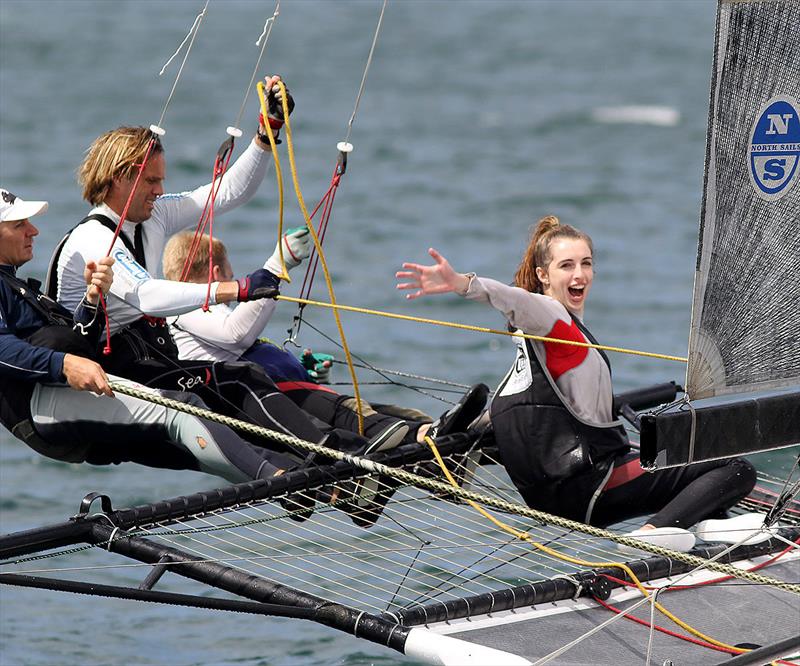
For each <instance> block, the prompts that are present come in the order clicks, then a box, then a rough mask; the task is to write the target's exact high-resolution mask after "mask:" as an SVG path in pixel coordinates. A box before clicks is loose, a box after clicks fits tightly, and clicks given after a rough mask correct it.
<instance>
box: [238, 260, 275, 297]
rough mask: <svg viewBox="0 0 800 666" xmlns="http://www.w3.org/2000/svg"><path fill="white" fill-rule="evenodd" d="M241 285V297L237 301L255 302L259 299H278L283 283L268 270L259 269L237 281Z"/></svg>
mask: <svg viewBox="0 0 800 666" xmlns="http://www.w3.org/2000/svg"><path fill="white" fill-rule="evenodd" d="M236 282H238V283H239V296H238V297H237V299H236V300H238V301H239V302H240V303H241V302H243V301H255V300H257V299H259V298H277V296H278V294H280V289H279V288H278V287H279V286H280V283H281V281H280V280H279V279H278V278H277V277H276V276H275V275H273V274H272V273H270V272H269V271H268V270H267V269H266V268H259V269H258V270H257V271H253V272H252V273H250V275H248V276H247V277H243V278H241V279H239V280H236Z"/></svg>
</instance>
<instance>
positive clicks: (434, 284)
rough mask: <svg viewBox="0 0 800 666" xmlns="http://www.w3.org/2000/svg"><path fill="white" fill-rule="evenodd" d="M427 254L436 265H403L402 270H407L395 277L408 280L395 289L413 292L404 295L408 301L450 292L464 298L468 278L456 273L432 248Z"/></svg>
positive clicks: (407, 263) (399, 272)
mask: <svg viewBox="0 0 800 666" xmlns="http://www.w3.org/2000/svg"><path fill="white" fill-rule="evenodd" d="M428 254H429V255H431V257H432V258H433V260H434V261H435V262H436V263H435V264H433V265H432V266H423V265H422V264H412V263H410V262H406V263H404V264H403V268H405V269H407V270H404V271H397V273H395V277H396V278H398V279H399V280H408V282H400V283H398V285H397V288H398V289H405V290H415V291H412V293H410V294H406V298H408V299H414V298H419V297H420V296H427V295H429V294H448V293H450V292H454V293H456V294H459V295H461V296H464V295H465V294H466V293H467V289H468V288H469V281H470V276H469V275H465V274H463V273H456V271H454V270H453V267H452V266H451V265H450V263H449V262H448V261H447V259H445V258H444V257H443V256H442V255H441V254H439V253H438V252H437V251H436V250H434V249H433V248H429V249H428Z"/></svg>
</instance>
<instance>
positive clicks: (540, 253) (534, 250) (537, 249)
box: [514, 215, 594, 294]
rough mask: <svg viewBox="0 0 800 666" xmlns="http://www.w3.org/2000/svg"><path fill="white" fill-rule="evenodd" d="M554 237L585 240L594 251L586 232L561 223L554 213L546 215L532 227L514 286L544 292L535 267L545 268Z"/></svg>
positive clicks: (534, 291)
mask: <svg viewBox="0 0 800 666" xmlns="http://www.w3.org/2000/svg"><path fill="white" fill-rule="evenodd" d="M556 238H575V239H580V240H583V241H586V244H587V245H588V246H589V251H590V252H594V250H593V249H592V239H591V238H589V236H588V235H587V234H585V233H583V232H582V231H580V230H578V229H576V228H575V227H573V226H570V225H569V224H561V222H559V221H558V218H557V217H556V216H555V215H547V216H545V217H543V218H542V219H541V220H539V221H538V222H537V223H536V226H535V227H534V228H533V231H532V233H531V239H530V242H529V243H528V247H527V248H526V250H525V255H524V256H523V257H522V261H521V262H520V265H519V267H518V268H517V272H516V273H515V274H514V285H515V286H517V287H521V288H522V289H525V290H527V291H530V292H532V293H535V294H541V293H543V292H544V289H543V287H542V283H541V282H540V281H539V277H538V276H537V275H536V268H537V267H539V266H541V267H542V268H543V269H545V270H547V266H548V265H549V264H550V260H551V256H550V243H552V242H553V241H554V240H555V239H556Z"/></svg>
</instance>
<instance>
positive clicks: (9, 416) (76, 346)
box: [0, 271, 95, 462]
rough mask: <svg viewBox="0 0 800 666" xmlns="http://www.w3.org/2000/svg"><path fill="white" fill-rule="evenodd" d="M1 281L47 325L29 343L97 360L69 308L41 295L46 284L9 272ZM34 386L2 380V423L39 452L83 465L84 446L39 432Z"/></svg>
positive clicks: (0, 388) (91, 345)
mask: <svg viewBox="0 0 800 666" xmlns="http://www.w3.org/2000/svg"><path fill="white" fill-rule="evenodd" d="M0 280H2V281H3V282H5V283H6V284H7V285H8V286H9V287H10V288H11V290H12V291H13V292H14V293H15V294H17V295H18V296H19V297H20V298H22V299H23V300H24V301H25V302H26V303H28V305H30V306H31V307H32V308H33V309H34V311H35V312H36V313H37V314H38V315H39V316H40V317H41V319H42V321H43V322H44V324H43V325H42V326H41V328H38V329H37V330H36V331H35V332H34V333H32V334H31V335H29V336H28V337H26V338H24V340H25V341H26V342H28V343H30V344H32V345H34V346H36V347H46V348H48V349H54V350H56V351H59V352H64V353H67V354H75V355H77V356H84V357H86V358H90V359H94V357H95V355H94V351H95V350H94V346H93V344H92V343H91V342H90V340H89V338H88V336H87V334H86V333H85V332H79V331H77V330H75V329H74V328H73V323H74V322H73V319H72V315H71V314H70V312H69V311H68V310H67V309H66V308H65V307H63V306H62V305H60V304H59V303H57V302H56V301H54V300H53V299H52V298H50V297H49V296H47V295H46V294H43V293H41V291H40V290H39V289H40V287H41V284H42V283H41V282H39V280H35V279H33V278H28V279H27V280H21V279H20V278H18V277H17V276H16V275H12V274H11V273H6V272H5V271H0ZM34 386H35V383H34V382H19V381H16V380H11V379H1V378H0V422H2V423H3V424H4V425H5V426H6V427H7V428H8V429H9V430H10V431H11V433H12V434H13V435H14V436H15V437H17V438H18V439H21V440H22V441H23V442H25V443H26V444H27V445H28V446H29V447H31V448H32V449H33V450H34V451H36V452H37V453H40V454H42V455H44V456H47V457H49V458H55V459H56V460H63V461H66V462H81V461H82V460H83V455H84V450H83V447H81V446H75V445H74V444H73V443H70V442H57V443H53V442H48V441H45V440H43V439H42V438H41V437H40V436H39V434H38V433H37V432H36V429H35V428H34V426H33V421H32V417H31V411H30V399H31V395H32V393H33V389H34Z"/></svg>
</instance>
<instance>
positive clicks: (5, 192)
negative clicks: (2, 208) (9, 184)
mask: <svg viewBox="0 0 800 666" xmlns="http://www.w3.org/2000/svg"><path fill="white" fill-rule="evenodd" d="M16 200H17V197H16V195H14V194H11V192H9V191H8V190H3V201H5V202H6V203H10V204H11V205H13V204H14V202H15V201H16Z"/></svg>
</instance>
